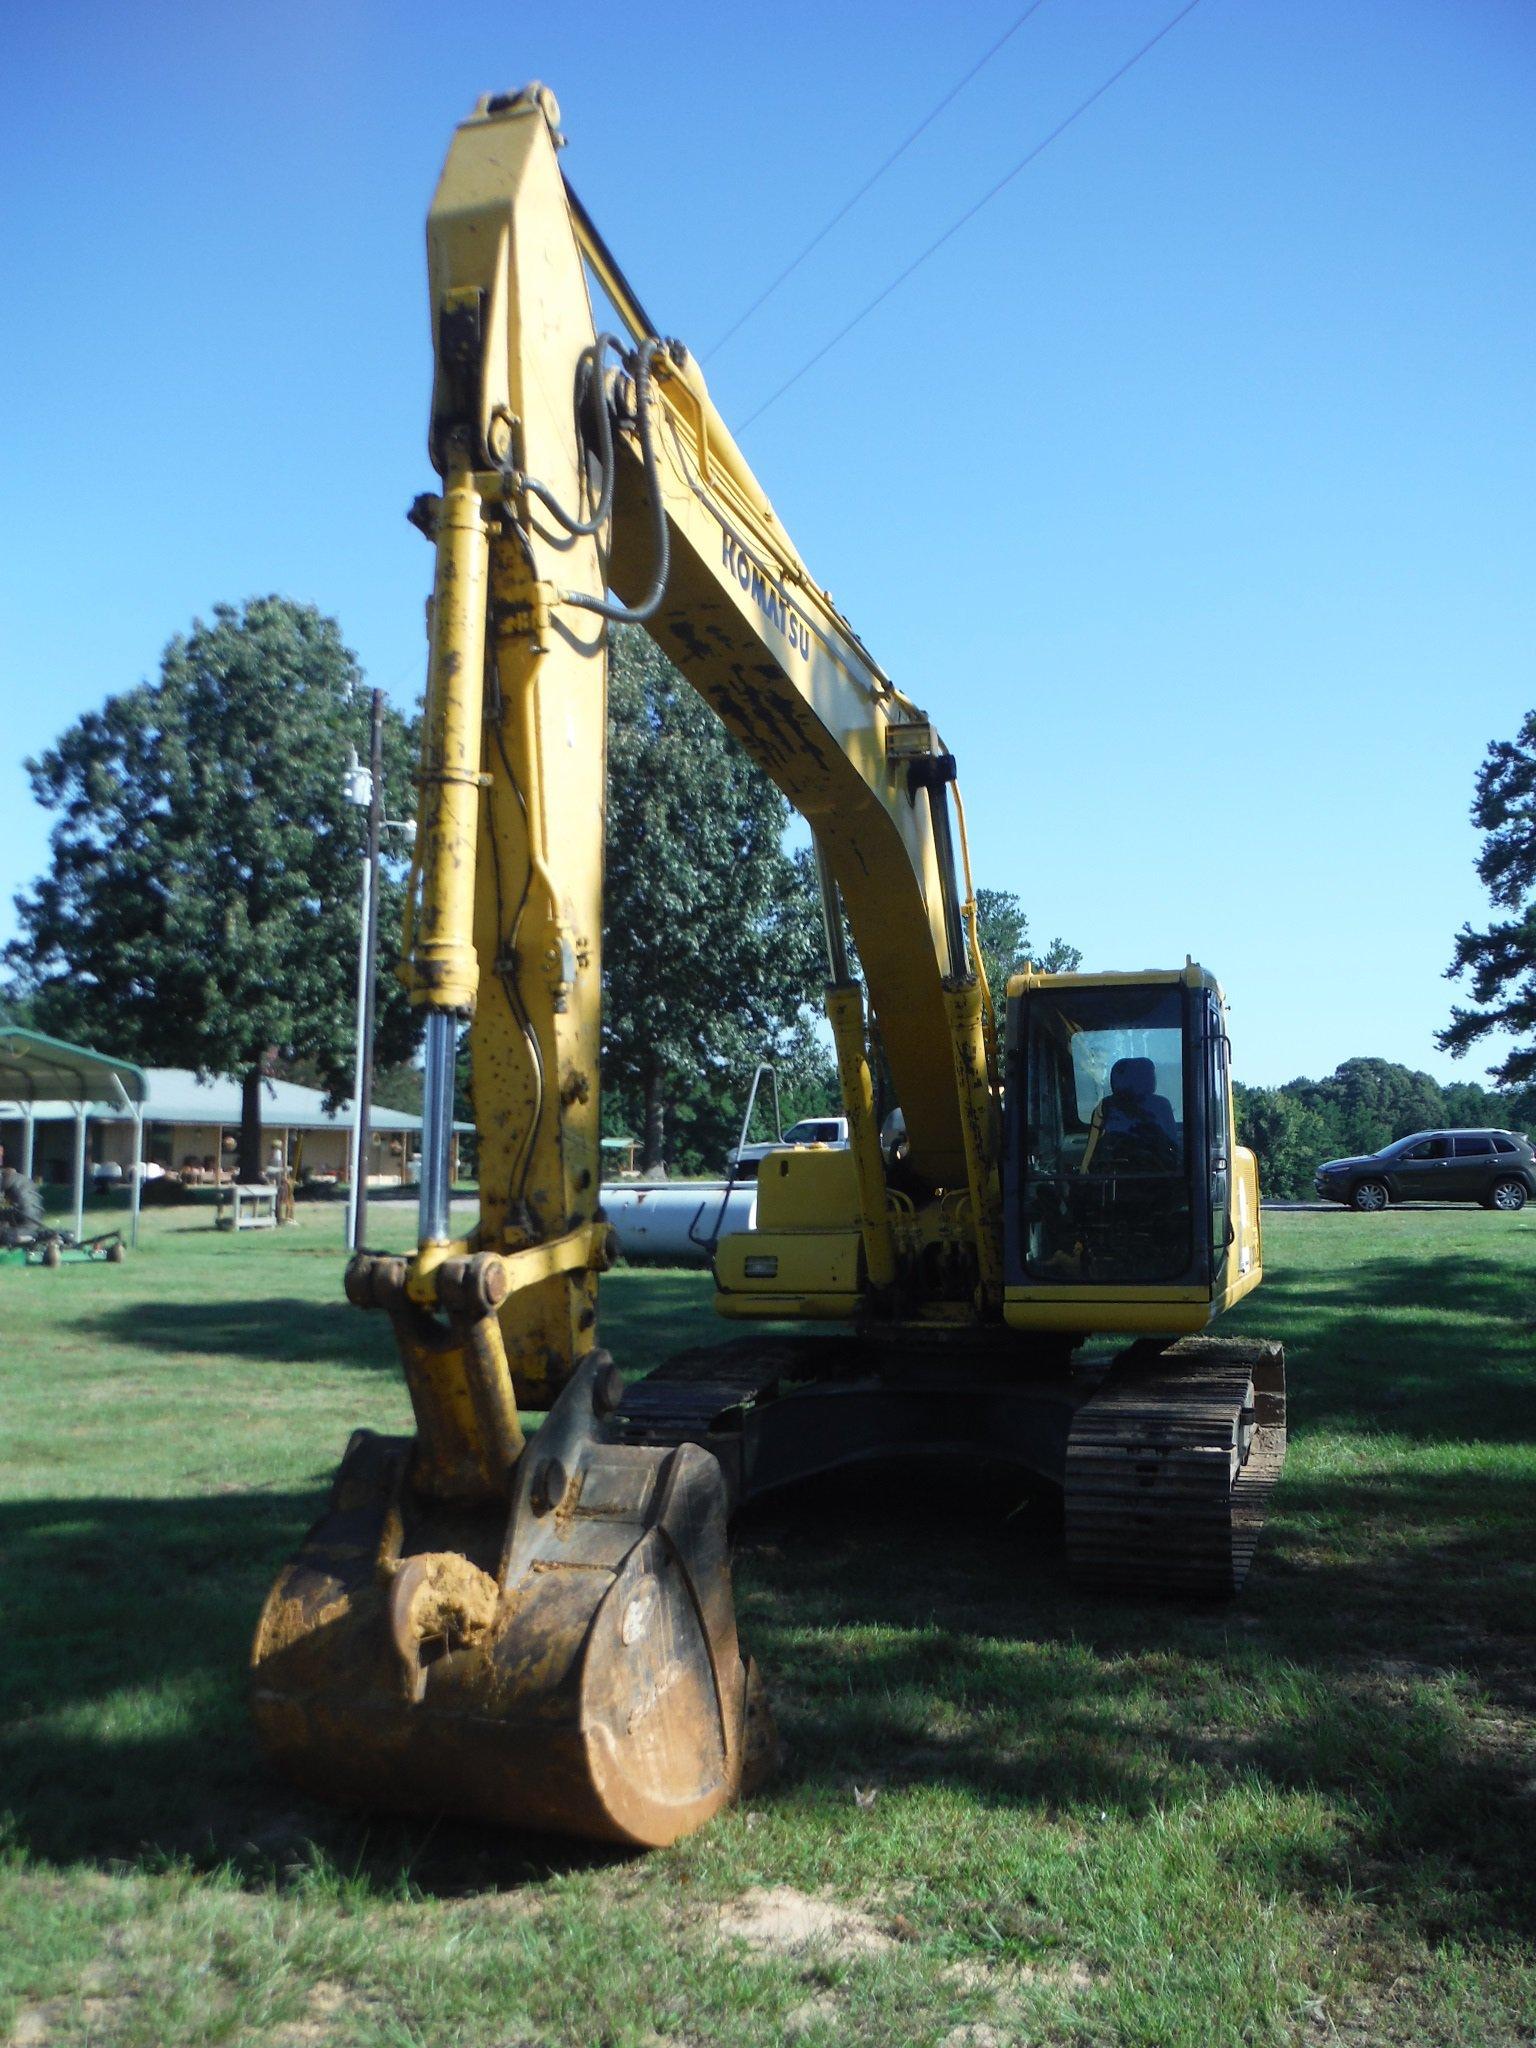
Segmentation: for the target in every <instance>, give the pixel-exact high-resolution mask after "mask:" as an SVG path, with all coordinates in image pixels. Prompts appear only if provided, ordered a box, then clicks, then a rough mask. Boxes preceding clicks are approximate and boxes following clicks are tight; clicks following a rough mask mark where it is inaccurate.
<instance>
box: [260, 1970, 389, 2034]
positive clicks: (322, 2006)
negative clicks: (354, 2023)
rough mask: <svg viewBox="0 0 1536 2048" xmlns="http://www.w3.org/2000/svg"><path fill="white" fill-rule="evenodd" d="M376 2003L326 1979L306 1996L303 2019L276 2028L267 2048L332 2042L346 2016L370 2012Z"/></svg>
mask: <svg viewBox="0 0 1536 2048" xmlns="http://www.w3.org/2000/svg"><path fill="white" fill-rule="evenodd" d="M375 2003H376V2001H375V2000H374V1999H371V1998H365V1997H364V1996H363V1995H362V1994H361V1993H360V1992H356V1991H352V1990H349V1989H348V1987H347V1986H346V1985H345V1984H338V1983H337V1982H336V1981H335V1980H334V1978H330V1977H322V1978H321V1979H320V1982H319V1983H318V1984H312V1985H311V1986H310V1988H309V1991H308V1993H307V1994H306V1996H305V1999H304V2012H303V2016H302V2018H300V2019H296V2020H285V2021H284V2022H283V2024H282V2025H281V2026H279V2027H274V2028H273V2029H272V2032H271V2033H270V2034H268V2035H267V2036H266V2048H312V2044H313V2043H315V2042H317V2041H329V2040H331V2039H332V2038H333V2037H334V2035H335V2032H336V2026H337V2022H338V2021H339V2020H340V2019H341V2018H342V2017H343V2016H344V2015H348V2014H357V2013H362V2012H366V2011H367V2010H368V2009H369V2008H370V2007H371V2006H373V2005H374V2004H375Z"/></svg>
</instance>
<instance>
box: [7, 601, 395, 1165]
mask: <svg viewBox="0 0 1536 2048" xmlns="http://www.w3.org/2000/svg"><path fill="white" fill-rule="evenodd" d="M361 682H362V675H361V672H360V670H359V668H358V665H357V661H356V659H355V657H354V656H353V655H352V654H351V653H350V652H349V651H348V649H347V648H346V647H345V646H344V644H343V642H342V638H341V632H340V628H339V627H338V626H337V624H336V622H335V620H334V619H329V618H326V617H324V616H323V615H322V614H321V613H320V612H318V611H316V610H314V609H313V608H312V607H311V606H308V605H299V604H295V603H292V602H291V601H290V600H288V599H286V598H281V597H266V598H257V599H253V600H251V601H250V602H249V603H247V604H246V605H245V606H244V607H243V609H241V610H236V609H235V608H234V607H232V606H229V605H220V606H218V607H216V609H215V611H214V613H213V616H212V618H211V619H210V620H207V621H203V620H198V621H196V622H195V623H194V625H193V627H192V630H191V632H190V633H188V634H186V635H184V636H182V635H178V637H177V638H176V639H174V640H172V641H171V643H170V645H169V646H168V647H167V648H166V650H165V654H164V656H163V657H162V660H161V664H160V674H159V677H158V679H157V680H156V681H154V682H152V683H141V684H140V685H139V686H138V687H137V688H136V689H132V690H128V691H125V692H124V693H123V694H122V695H120V696H115V697H109V698H108V699H107V702H106V703H105V705H103V707H102V708H101V710H99V711H91V712H87V713H86V715H85V716H84V717H83V718H81V719H80V720H78V721H77V723H76V724H74V725H73V726H71V727H70V729H69V730H68V731H67V732H66V733H65V734H64V735H63V736H62V738H61V739H60V740H59V741H58V742H57V744H56V745H54V746H53V747H51V748H49V750H48V751H47V752H46V753H45V754H43V755H42V756H41V757H40V758H39V759H37V760H34V761H29V762H28V763H27V772H28V774H29V775H30V777H31V781H32V789H33V793H34V795H35V796H36V797H37V800H38V802H39V803H41V804H43V805H44V806H45V807H46V808H47V809H48V810H50V811H54V812H56V813H58V822H57V823H56V825H55V826H54V828H53V834H52V841H51V848H52V855H51V865H50V868H49V871H48V873H47V874H46V875H44V876H43V877H42V879H41V880H40V881H38V882H37V883H36V884H35V885H34V886H33V887H32V888H31V889H30V890H28V891H27V892H26V893H24V894H23V895H22V896H20V897H19V898H18V899H17V910H18V912H19V915H20V921H21V927H22V932H23V937H21V938H20V939H17V940H15V941H13V942H12V944H11V945H10V946H9V947H8V948H7V952H6V958H7V964H8V965H9V966H10V968H11V969H12V970H13V971H14V972H15V973H16V975H17V976H18V980H19V984H20V987H21V990H22V993H23V994H24V996H25V997H26V998H27V1000H28V1001H29V1004H30V1007H31V1011H32V1013H33V1015H34V1016H35V1017H36V1018H37V1020H38V1021H39V1022H40V1023H41V1024H42V1026H43V1027H44V1028H45V1029H47V1030H50V1031H54V1032H57V1033H58V1034H59V1035H61V1036H63V1037H67V1038H78V1039H88V1040H95V1041H97V1042H98V1043H100V1044H103V1045H106V1046H110V1047H111V1048H112V1049H113V1050H114V1051H119V1052H123V1053H126V1054H128V1055H129V1056H130V1057H134V1058H138V1059H141V1060H144V1061H147V1062H150V1063H151V1064H160V1065H168V1066H186V1067H192V1068H195V1069H196V1070H197V1071H198V1072H200V1073H205V1074H219V1075H224V1076H227V1077H229V1078H231V1079H238V1080H239V1081H240V1082H241V1083H242V1089H243V1094H242V1100H243V1105H244V1116H243V1119H242V1130H241V1147H240V1171H241V1174H242V1177H247V1178H254V1177H256V1176H257V1175H259V1173H260V1170H261V1165H262V1161H261V1094H262V1078H263V1074H264V1073H265V1072H266V1071H268V1070H270V1067H271V1065H272V1064H273V1062H274V1061H276V1060H278V1059H292V1060H299V1061H304V1062H307V1063H308V1064H309V1066H310V1067H311V1068H312V1070H313V1072H314V1073H315V1075H316V1076H317V1078H318V1079H319V1080H320V1081H321V1082H322V1083H323V1084H324V1085H325V1086H326V1087H327V1088H329V1089H330V1090H331V1091H332V1092H333V1093H335V1094H338V1095H340V1094H345V1093H347V1092H348V1091H349V1089H350V1078H351V1061H352V1055H353V1046H354V1028H355V1025H354V1008H353V1003H354V987H355V975H356V961H357V945H358V919H359V903H358V891H359V881H360V872H361V870H360V862H361V858H362V850H363V844H364V838H365V834H366V814H365V812H364V811H362V810H361V809H359V808H357V807H356V806H354V805H352V804H350V803H349V802H348V801H347V799H346V794H345V790H344V772H345V768H346V765H347V760H348V753H349V750H350V749H352V748H356V749H357V751H358V752H359V754H361V755H362V756H363V758H365V759H366V756H367V733H368V720H369V705H368V700H367V697H366V695H365V694H364V693H363V692H362V691H361V690H360V688H359V685H360V684H361ZM384 737H385V744H384V762H385V783H386V804H387V807H388V808H389V809H390V810H391V811H392V813H393V815H395V816H397V817H398V816H400V815H402V811H401V807H402V806H404V805H406V804H408V803H409V802H410V773H411V761H412V754H413V748H412V740H411V735H410V732H409V729H408V727H407V725H406V723H405V721H404V720H403V719H401V718H400V717H399V715H398V714H396V713H393V712H390V713H388V714H387V716H386V723H385V736H384ZM401 888H402V884H401V880H400V878H399V876H398V873H394V872H390V873H386V876H385V881H384V887H383V892H382V895H381V902H380V913H381V914H380V926H379V928H380V932H381V934H382V935H383V943H384V947H385V949H386V952H387V948H388V946H389V944H390V935H391V934H392V933H394V932H398V930H399V917H400V899H401ZM414 1039H415V1027H414V1024H413V1021H412V1019H411V1016H410V1013H409V1011H408V1009H407V1007H406V1004H405V1001H404V995H403V991H402V990H400V989H399V988H398V987H397V985H396V984H395V982H394V980H393V977H391V976H388V975H381V977H380V984H379V1015H378V1032H377V1040H376V1043H377V1047H378V1054H379V1058H380V1060H381V1061H382V1062H384V1063H386V1064H387V1063H388V1062H391V1061H396V1060H400V1059H402V1058H404V1057H406V1056H407V1055H408V1053H409V1051H410V1049H411V1047H412V1045H413V1043H414Z"/></svg>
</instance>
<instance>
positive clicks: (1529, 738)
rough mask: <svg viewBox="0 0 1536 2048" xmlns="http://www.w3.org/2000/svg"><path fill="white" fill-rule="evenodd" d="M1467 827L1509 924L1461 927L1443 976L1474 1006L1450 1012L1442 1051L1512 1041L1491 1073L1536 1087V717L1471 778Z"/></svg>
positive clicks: (1495, 748) (1501, 743) (1456, 1052)
mask: <svg viewBox="0 0 1536 2048" xmlns="http://www.w3.org/2000/svg"><path fill="white" fill-rule="evenodd" d="M1472 822H1473V824H1474V825H1476V826H1477V828H1478V830H1479V831H1480V832H1482V834H1483V835H1484V837H1483V847H1482V851H1481V853H1479V855H1478V857H1477V872H1478V875H1479V876H1480V878H1481V880H1482V883H1483V886H1484V887H1485V888H1486V889H1487V891H1488V894H1489V896H1490V897H1491V899H1492V900H1493V902H1494V904H1495V905H1496V906H1497V907H1498V908H1499V909H1501V910H1505V911H1508V912H1509V915H1508V916H1507V917H1504V918H1501V919H1499V920H1497V921H1496V922H1495V923H1493V924H1491V925H1489V927H1488V929H1487V930H1486V931H1475V930H1474V929H1473V928H1472V926H1471V925H1463V926H1462V928H1461V931H1460V932H1459V933H1458V934H1457V937H1456V956H1455V958H1454V959H1453V960H1452V962H1451V964H1450V966H1449V967H1448V968H1447V969H1446V972H1447V974H1448V975H1449V976H1450V977H1451V978H1452V979H1455V978H1457V977H1460V976H1463V975H1465V976H1468V977H1469V978H1470V980H1471V984H1472V1004H1471V1006H1469V1007H1466V1008H1462V1007H1460V1006H1457V1007H1454V1008H1453V1009H1452V1011H1451V1021H1450V1023H1449V1024H1448V1025H1447V1026H1446V1028H1445V1030H1444V1031H1442V1032H1441V1033H1440V1039H1439V1042H1440V1045H1441V1048H1442V1049H1443V1050H1444V1051H1446V1052H1449V1053H1451V1054H1452V1055H1453V1056H1454V1057H1456V1058H1458V1059H1459V1058H1460V1057H1461V1056H1462V1054H1463V1053H1465V1052H1467V1051H1469V1050H1470V1048H1471V1047H1472V1046H1474V1045H1476V1044H1477V1042H1478V1041H1479V1039H1482V1038H1486V1037H1487V1035H1488V1034H1489V1033H1490V1032H1492V1031H1499V1032H1507V1033H1509V1034H1510V1035H1511V1036H1512V1037H1513V1038H1514V1039H1515V1041H1516V1043H1515V1045H1514V1047H1513V1049H1512V1050H1511V1051H1510V1052H1509V1053H1508V1055H1507V1056H1506V1057H1505V1059H1504V1061H1503V1063H1502V1065H1500V1066H1498V1067H1496V1068H1495V1069H1494V1070H1493V1071H1494V1074H1495V1076H1496V1078H1497V1079H1498V1080H1500V1081H1503V1082H1505V1083H1506V1084H1507V1085H1508V1086H1510V1087H1518V1086H1520V1085H1521V1084H1522V1083H1526V1082H1531V1081H1536V711H1530V712H1528V713H1527V714H1526V717H1525V720H1524V723H1523V724H1522V725H1521V727H1520V730H1519V732H1518V733H1517V734H1516V735H1515V737H1514V739H1512V740H1495V741H1494V743H1493V744H1492V746H1490V747H1489V749H1488V751H1487V753H1486V754H1485V755H1484V756H1483V761H1482V765H1481V767H1479V769H1478V771H1477V788H1476V793H1475V795H1474V797H1473V800H1472Z"/></svg>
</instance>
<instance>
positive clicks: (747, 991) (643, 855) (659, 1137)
mask: <svg viewBox="0 0 1536 2048" xmlns="http://www.w3.org/2000/svg"><path fill="white" fill-rule="evenodd" d="M608 777H609V779H608V834H607V877H606V886H605V893H604V912H603V991H604V994H603V1082H604V1089H605V1092H606V1095H607V1100H608V1105H609V1107H608V1112H607V1119H608V1121H609V1122H610V1123H611V1122H613V1121H616V1120H622V1121H623V1122H626V1123H628V1124H629V1126H630V1128H631V1129H633V1130H636V1131H638V1132H639V1134H640V1137H641V1159H640V1164H641V1168H642V1171H654V1170H656V1169H658V1168H660V1167H661V1166H662V1165H663V1164H664V1163H665V1161H666V1160H667V1159H668V1158H669V1157H671V1158H672V1159H673V1160H674V1161H677V1160H679V1159H680V1158H681V1157H682V1156H683V1155H685V1154H686V1156H687V1158H688V1160H689V1163H695V1162H697V1163H700V1164H712V1163H718V1160H719V1157H720V1155H721V1154H722V1153H723V1151H724V1150H725V1147H726V1145H727V1144H729V1142H730V1141H731V1139H732V1138H733V1137H734V1135H735V1132H734V1130H733V1128H732V1124H733V1118H739V1116H740V1113H741V1103H742V1101H743V1098H744V1091H745V1088H746V1085H747V1083H748V1082H749V1080H750V1078H751V1073H752V1068H753V1066H754V1065H755V1064H756V1062H757V1061H758V1060H760V1059H764V1058H773V1059H775V1060H778V1061H787V1062H788V1063H789V1064H790V1066H791V1067H796V1066H799V1067H804V1066H806V1065H809V1064H811V1063H813V1062H814V1057H815V1054H814V1051H813V1049H812V1048H813V1044H814V1032H813V1031H812V1029H811V1027H810V1025H809V1023H808V1021H807V1018H806V1015H805V1014H804V1013H805V1012H806V1010H807V1008H808V1006H809V1005H811V1004H813V1003H815V1002H817V1001H818V1000H819V996H820V989H821V982H822V979H823V976H824V973H825V968H824V965H823V962H822V957H821V932H820V917H819V914H818V912H817V910H816V908H815V899H814V895H813V892H812V885H811V883H810V880H809V874H808V863H807V862H805V861H800V862H796V861H794V860H792V859H791V858H790V857H789V856H788V855H787V854H786V853H785V852H784V849H783V835H784V826H785V822H786V820H787V817H788V806H787V805H786V803H785V801H784V799H783V797H782V796H780V795H779V793H778V791H777V790H776V789H775V788H774V787H773V785H772V784H771V783H770V782H769V781H768V779H767V777H766V776H765V775H763V774H762V772H761V771H760V770H759V769H758V768H757V767H756V766H755V765H754V764H753V762H752V761H751V760H750V759H749V757H748V756H747V754H746V753H745V752H744V750H743V749H742V748H741V747H740V746H739V745H738V743H737V742H736V741H735V740H734V739H732V738H731V736H730V735H729V734H728V733H727V732H726V730H725V728H724V726H722V725H721V724H720V722H719V720H718V719H717V718H716V717H715V715H714V713H713V712H712V711H710V710H709V708H708V706H707V705H705V704H704V702H703V701H702V699H700V698H699V697H698V696H697V695H696V693H695V692H694V691H693V690H692V689H691V688H690V687H689V685H688V684H687V683H686V682H685V681H684V680H683V678H682V677H681V676H680V675H679V674H678V672H677V670H676V669H675V668H673V666H672V664H671V663H670V662H669V661H668V660H667V659H666V657H665V656H664V655H663V654H662V653H661V651H660V649H659V648H657V647H656V646H655V645H654V644H653V642H652V641H651V640H650V639H649V638H648V637H647V636H646V635H645V634H643V633H641V632H639V631H638V630H636V629H634V628H623V627H621V628H619V629H617V630H616V631H615V633H614V636H613V646H612V661H611V666H610V674H609V726H608ZM822 1058H823V1061H825V1054H824V1052H823V1054H822Z"/></svg>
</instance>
